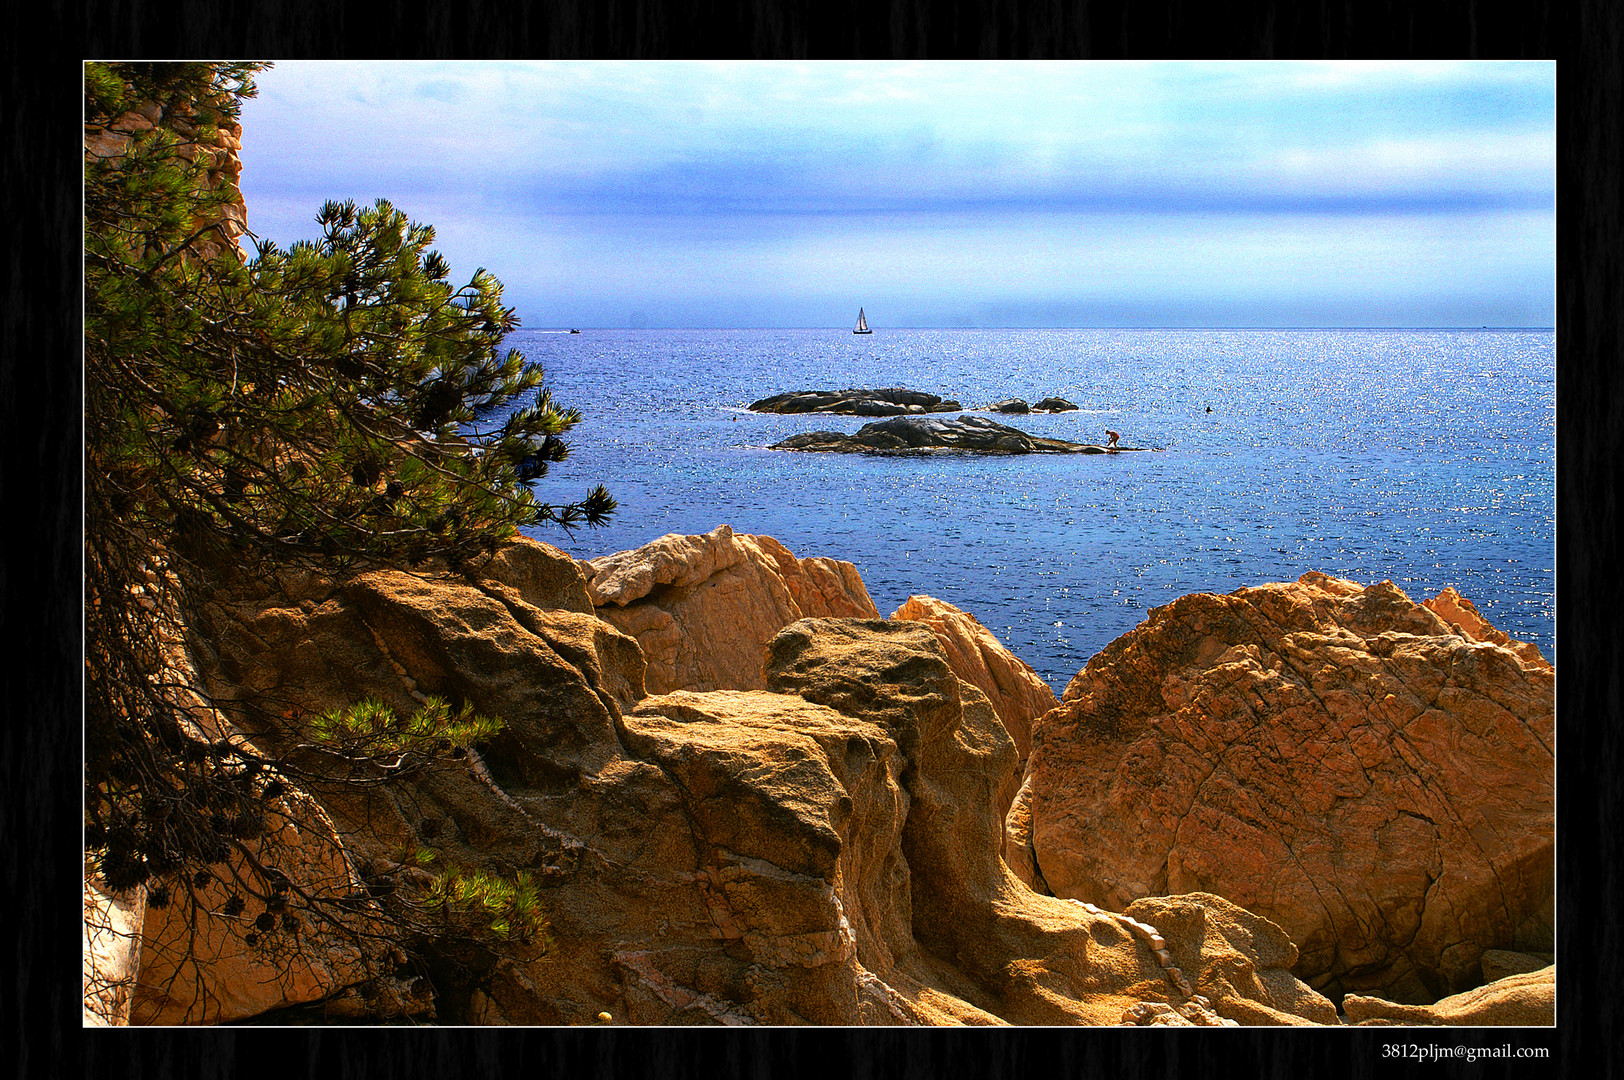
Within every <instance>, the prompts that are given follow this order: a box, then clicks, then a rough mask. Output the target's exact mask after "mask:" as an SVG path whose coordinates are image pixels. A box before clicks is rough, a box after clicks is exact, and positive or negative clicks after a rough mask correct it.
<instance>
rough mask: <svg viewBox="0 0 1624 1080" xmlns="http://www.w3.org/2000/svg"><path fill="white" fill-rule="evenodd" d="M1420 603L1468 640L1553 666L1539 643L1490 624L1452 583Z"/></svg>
mask: <svg viewBox="0 0 1624 1080" xmlns="http://www.w3.org/2000/svg"><path fill="white" fill-rule="evenodd" d="M1421 606H1422V607H1424V608H1426V609H1427V610H1428V611H1430V612H1432V613H1433V614H1434V615H1437V616H1438V617H1439V618H1440V619H1443V620H1444V621H1445V622H1447V623H1448V624H1449V625H1450V626H1453V627H1454V628H1455V630H1456V632H1457V633H1459V634H1460V635H1461V636H1462V637H1464V638H1466V639H1467V640H1468V641H1487V642H1489V643H1490V644H1493V645H1503V646H1505V647H1506V648H1508V649H1510V650H1511V651H1512V652H1514V653H1516V654H1517V655H1518V656H1519V657H1521V658H1522V660H1523V662H1524V663H1528V664H1533V665H1535V666H1544V667H1547V668H1548V667H1550V666H1551V662H1550V661H1549V660H1546V659H1545V657H1544V655H1543V654H1541V653H1540V651H1539V647H1538V646H1536V645H1531V644H1529V643H1528V642H1526V641H1518V640H1517V639H1516V638H1514V637H1512V636H1511V635H1510V634H1507V633H1506V632H1505V631H1503V630H1496V629H1495V628H1494V627H1492V626H1490V625H1489V621H1488V620H1487V619H1485V618H1484V617H1483V615H1482V614H1481V613H1480V612H1479V611H1478V610H1477V608H1476V606H1474V605H1473V603H1472V602H1471V601H1470V600H1468V599H1466V597H1464V596H1462V595H1461V594H1460V593H1458V592H1456V591H1455V587H1454V586H1453V585H1451V586H1449V587H1448V588H1447V589H1445V590H1444V591H1443V592H1441V593H1439V594H1438V595H1437V596H1434V597H1433V598H1432V599H1431V600H1423V601H1421Z"/></svg>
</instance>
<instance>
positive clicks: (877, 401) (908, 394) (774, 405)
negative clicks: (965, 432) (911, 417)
mask: <svg viewBox="0 0 1624 1080" xmlns="http://www.w3.org/2000/svg"><path fill="white" fill-rule="evenodd" d="M960 409H961V406H960V405H959V403H958V402H956V401H950V400H947V399H944V398H942V397H940V396H939V395H937V394H927V393H925V392H924V391H922V390H908V389H906V388H904V387H900V386H896V387H889V388H887V389H883V390H869V389H866V388H865V389H851V390H795V391H791V392H790V393H787V394H775V395H773V396H772V397H768V398H762V399H761V400H760V401H757V402H754V403H753V404H752V405H751V406H750V411H751V412H762V413H838V414H845V415H848V416H900V415H903V414H906V413H931V412H958V411H959V410H960Z"/></svg>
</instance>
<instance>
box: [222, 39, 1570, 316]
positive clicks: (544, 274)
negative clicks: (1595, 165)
mask: <svg viewBox="0 0 1624 1080" xmlns="http://www.w3.org/2000/svg"><path fill="white" fill-rule="evenodd" d="M258 82H259V86H260V95H259V97H258V98H256V99H254V100H251V101H249V102H248V103H247V104H246V105H245V107H244V110H243V126H244V129H245V130H244V134H243V150H242V157H243V165H244V168H243V174H242V188H243V192H244V196H245V198H246V200H247V203H248V219H249V227H250V228H251V229H252V230H253V231H254V232H255V233H256V234H258V235H260V236H262V237H265V238H268V239H271V240H275V241H276V242H277V243H279V244H284V245H285V244H287V243H290V242H292V241H294V240H297V239H303V238H311V237H314V236H315V235H316V231H315V227H314V224H313V218H314V215H315V212H316V209H317V208H318V207H319V206H320V205H321V203H322V202H324V201H325V200H327V199H344V198H353V199H356V200H357V201H360V202H365V203H370V202H371V201H373V200H374V199H377V198H380V197H381V198H387V199H389V200H390V201H391V202H393V203H394V204H395V205H396V206H398V207H400V208H401V209H402V210H404V211H406V212H407V213H408V214H409V215H410V216H411V217H412V218H414V219H415V220H418V221H422V222H426V223H428V224H431V225H433V226H434V227H435V229H436V233H437V246H438V247H439V249H440V250H441V251H442V252H443V253H444V254H445V255H446V257H447V258H448V259H449V260H450V261H451V266H452V271H453V275H454V276H459V277H463V278H466V277H467V276H469V275H471V274H472V273H473V271H474V269H476V268H477V267H480V266H483V267H486V268H488V269H489V270H490V271H491V272H492V273H494V274H495V275H496V276H497V277H498V278H499V279H500V280H501V281H502V282H504V284H505V285H506V287H507V289H506V294H505V297H506V301H507V303H508V304H510V305H512V306H513V307H515V308H516V309H517V310H518V312H519V315H520V317H521V318H522V319H523V321H524V324H525V325H526V326H531V327H538V328H540V327H557V326H580V327H599V326H631V325H647V326H696V327H709V326H746V327H748V326H839V325H844V324H847V323H850V322H851V321H852V320H853V319H854V318H855V316H856V312H857V308H858V306H859V305H861V306H863V307H864V308H866V309H867V313H868V317H869V322H870V323H871V324H872V325H875V326H1481V325H1492V326H1550V325H1551V324H1552V322H1553V317H1554V307H1555V287H1556V286H1555V251H1556V212H1555V206H1556V197H1555V177H1556V164H1555V162H1556V133H1555V124H1556V116H1555V113H1556V67H1555V64H1554V63H1549V62H1491V63H1475V62H1441V63H1423V64H1412V63H1319V62H1315V63H1296V62H1290V63H1286V62H1234V63H1138V62H1097V61H1096V62H1077V63H1069V62H1067V63H1035V62H1016V63H971V62H927V63H880V62H854V63H832V62H818V63H777V62H775V63H743V62H727V63H701V62H672V63H666V62H648V61H643V62H593V61H572V62H555V63H540V62H529V63H491V62H480V63H398V62H356V63H350V62H343V63H338V62H292V61H290V62H285V63H280V64H278V65H276V66H275V67H274V68H273V69H271V70H270V71H266V72H264V73H262V74H261V75H260V76H259V79H258Z"/></svg>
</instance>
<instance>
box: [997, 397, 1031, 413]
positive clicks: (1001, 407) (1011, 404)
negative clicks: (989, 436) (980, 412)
mask: <svg viewBox="0 0 1624 1080" xmlns="http://www.w3.org/2000/svg"><path fill="white" fill-rule="evenodd" d="M986 408H987V411H988V412H996V413H1005V414H1006V415H1010V416H1021V415H1024V414H1026V413H1029V412H1031V411H1032V407H1031V406H1030V405H1028V404H1027V403H1026V402H1024V401H1022V400H1021V399H1020V398H1005V399H1004V400H1003V401H995V402H993V403H992V404H991V405H988V406H987V407H986Z"/></svg>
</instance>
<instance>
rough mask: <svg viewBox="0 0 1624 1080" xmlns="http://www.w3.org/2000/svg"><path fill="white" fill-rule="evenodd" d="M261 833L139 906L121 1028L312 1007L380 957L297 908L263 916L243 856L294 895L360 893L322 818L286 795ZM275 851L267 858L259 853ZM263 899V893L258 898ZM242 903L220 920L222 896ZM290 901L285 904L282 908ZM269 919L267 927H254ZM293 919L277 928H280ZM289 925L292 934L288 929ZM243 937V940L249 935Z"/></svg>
mask: <svg viewBox="0 0 1624 1080" xmlns="http://www.w3.org/2000/svg"><path fill="white" fill-rule="evenodd" d="M277 806H278V807H279V809H276V810H273V811H272V812H271V813H270V814H268V815H267V817H268V819H269V820H268V826H269V828H268V835H267V836H265V837H263V838H260V839H258V840H253V841H249V842H247V843H246V844H245V847H246V848H247V854H246V855H245V854H240V853H239V854H235V855H234V856H233V857H232V859H231V860H230V861H229V862H228V863H227V864H226V865H225V866H224V867H217V868H216V869H217V870H218V872H217V873H216V875H215V876H214V877H213V878H211V879H210V880H209V881H208V882H207V883H206V884H204V885H202V886H201V887H195V888H191V889H185V888H176V887H174V886H171V887H170V891H171V893H172V896H171V897H170V898H169V900H168V902H166V903H165V904H164V906H163V907H161V908H160V907H157V906H155V905H154V904H153V903H152V902H151V899H150V897H151V890H150V889H149V890H148V897H149V902H148V903H147V905H146V911H145V919H144V922H143V927H142V944H141V954H140V957H141V965H140V978H139V980H138V982H137V984H136V987H135V993H134V995H133V999H132V1003H131V1008H130V1020H131V1022H132V1023H137V1024H217V1023H226V1022H229V1021H232V1020H242V1019H246V1018H248V1017H251V1016H257V1015H259V1014H260V1013H263V1012H267V1011H270V1010H272V1009H279V1008H284V1007H286V1006H289V1005H298V1004H303V1003H307V1002H312V1001H319V1000H320V999H322V998H324V997H327V996H329V995H331V994H333V993H334V992H335V991H338V990H340V989H342V988H344V987H348V986H353V985H355V984H357V983H362V982H366V981H368V980H369V979H370V978H371V977H372V976H373V975H375V974H376V973H377V971H378V965H379V963H381V960H382V957H383V955H384V953H385V952H386V951H387V950H386V949H382V948H379V947H376V945H375V944H374V946H373V948H372V949H371V950H370V952H369V949H368V943H366V942H361V941H355V940H352V939H351V938H350V937H349V936H348V935H347V934H342V933H338V934H335V933H332V932H331V930H330V929H329V928H327V927H325V926H324V925H323V924H322V923H321V922H320V921H319V920H318V919H317V918H316V917H314V916H313V915H312V913H311V911H310V910H309V909H308V908H307V907H305V906H304V905H303V904H301V903H300V902H299V898H298V896H297V894H294V895H292V896H291V897H285V898H284V903H286V905H287V906H286V907H282V906H281V905H276V909H277V910H276V912H275V913H272V912H271V911H267V901H266V900H262V899H260V898H258V897H256V896H254V894H253V891H252V890H253V889H255V888H256V887H259V882H260V879H259V878H258V876H257V875H256V874H255V872H254V870H253V869H252V867H251V864H250V862H249V859H250V858H254V859H256V861H259V862H262V863H264V864H265V865H270V866H275V867H277V868H279V869H285V872H286V874H287V876H288V877H289V878H290V879H292V880H294V881H297V882H298V883H299V887H300V889H301V890H309V891H316V892H320V893H324V894H326V895H330V896H346V895H351V894H354V893H357V892H358V891H360V890H361V889H362V883H361V881H360V879H359V878H358V877H357V876H356V874H355V872H354V869H353V868H352V867H351V866H350V864H349V861H348V857H347V854H346V852H345V850H344V847H343V845H342V844H341V843H340V841H339V839H338V836H337V833H336V831H335V830H334V828H333V825H332V823H331V822H330V821H329V820H328V819H327V815H326V813H325V812H324V811H323V810H322V809H321V807H320V806H319V805H318V804H317V803H316V801H315V800H314V799H312V798H311V797H310V796H309V795H307V794H305V793H303V792H301V791H298V790H296V789H294V790H290V791H289V792H288V793H287V794H286V795H284V796H283V797H282V798H281V799H279V800H277ZM273 848H274V849H275V850H276V856H275V858H274V859H272V858H271V857H270V856H269V855H268V852H269V851H270V850H271V849H273ZM267 892H268V890H267ZM233 895H238V896H241V897H243V898H244V900H245V901H246V904H245V907H244V908H243V910H242V911H241V912H238V913H235V914H228V913H227V911H226V909H225V905H226V901H227V900H228V898H229V897H231V896H233ZM289 899H291V902H288V900H289ZM262 918H263V919H267V920H271V929H270V930H268V931H267V930H264V929H261V928H260V927H258V926H256V920H259V919H262ZM286 919H294V920H298V921H297V923H294V924H285V923H284V920H286ZM295 927H296V928H295ZM248 935H253V936H252V937H249V936H248Z"/></svg>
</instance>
